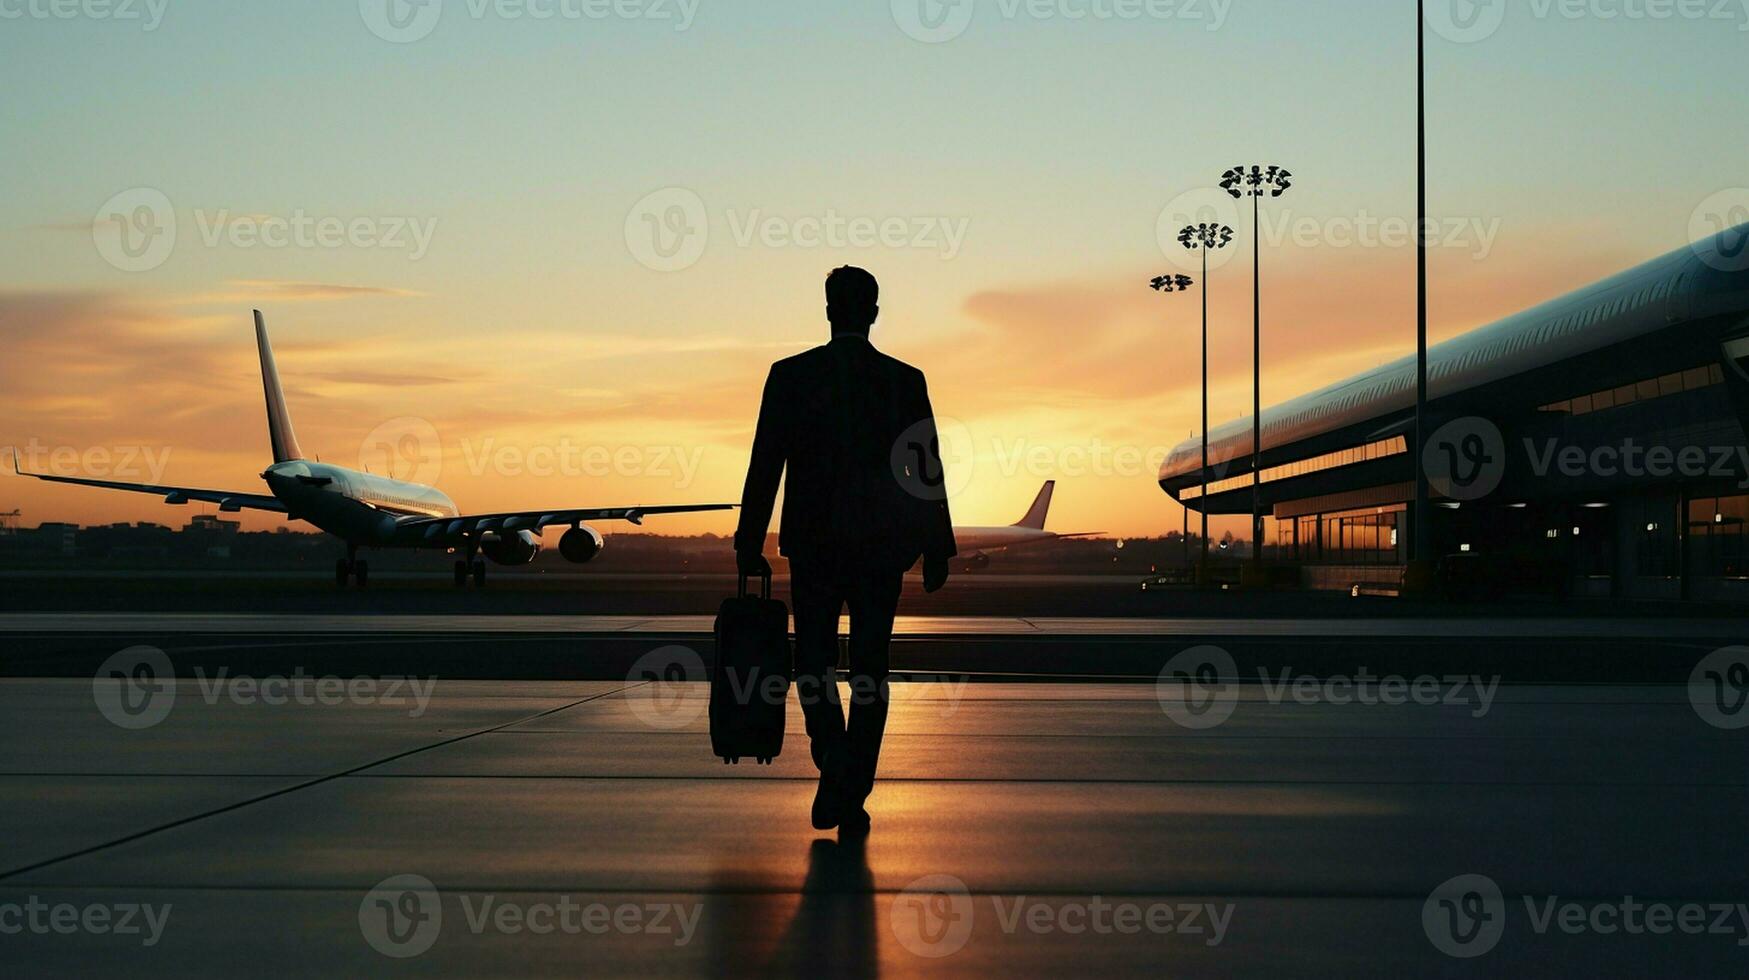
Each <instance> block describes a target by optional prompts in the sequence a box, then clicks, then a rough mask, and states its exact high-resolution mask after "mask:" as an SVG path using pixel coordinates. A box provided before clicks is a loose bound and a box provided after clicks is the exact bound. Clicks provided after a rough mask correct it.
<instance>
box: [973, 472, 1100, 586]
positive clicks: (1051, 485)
mask: <svg viewBox="0 0 1749 980" xmlns="http://www.w3.org/2000/svg"><path fill="white" fill-rule="evenodd" d="M1056 486H1057V481H1055V480H1046V481H1045V485H1044V486H1042V487H1040V488H1039V491H1038V496H1037V497H1034V498H1033V501H1032V506H1031V507H1029V508H1027V511H1026V516H1025V517H1022V518H1021V519H1020V520H1019V521H1017V522H1015V523H1014V524H1011V525H1009V526H1007V527H956V528H954V529H953V539H954V543H955V544H956V545H958V546H959V551H960V553H959V557H958V558H957V559H956V560H957V561H958V562H960V563H961V564H962V565H963V566H964V567H965V569H966V571H978V570H980V569H984V568H988V567H989V565H990V555H989V552H992V551H1003V550H1006V549H1008V548H1018V547H1021V546H1023V545H1029V544H1043V543H1044V542H1046V541H1062V540H1064V539H1067V538H1090V537H1093V536H1094V535H1098V534H1104V533H1105V532H1104V531H1077V532H1075V533H1073V534H1058V533H1056V532H1055V531H1047V530H1045V514H1046V513H1048V512H1049V511H1050V509H1051V493H1052V491H1054V490H1055V489H1056Z"/></svg>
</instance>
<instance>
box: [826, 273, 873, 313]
mask: <svg viewBox="0 0 1749 980" xmlns="http://www.w3.org/2000/svg"><path fill="white" fill-rule="evenodd" d="M880 298H881V287H880V284H879V283H877V282H875V277H874V276H871V275H869V273H868V270H866V269H858V268H857V267H856V266H854V265H841V266H839V267H838V268H836V269H833V270H832V274H831V275H828V276H827V277H826V305H827V306H832V307H836V308H838V309H841V310H845V311H849V310H868V309H873V308H874V307H875V305H876V304H877V303H879V302H880Z"/></svg>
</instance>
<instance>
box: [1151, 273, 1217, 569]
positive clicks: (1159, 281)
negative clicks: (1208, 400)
mask: <svg viewBox="0 0 1749 980" xmlns="http://www.w3.org/2000/svg"><path fill="white" fill-rule="evenodd" d="M1194 285H1196V280H1194V279H1192V278H1190V277H1189V276H1184V275H1170V276H1155V277H1154V278H1152V279H1150V280H1148V287H1149V288H1150V289H1153V290H1154V291H1156V292H1161V293H1188V292H1190V287H1191V286H1194ZM1206 382H1207V376H1206V375H1205V376H1204V383H1205V384H1206ZM1179 506H1180V509H1181V510H1183V511H1184V530H1182V531H1180V532H1179V534H1178V544H1179V546H1180V547H1181V548H1182V549H1183V550H1184V567H1185V569H1186V570H1188V569H1189V568H1190V508H1189V507H1185V506H1183V505H1182V504H1180V505H1179Z"/></svg>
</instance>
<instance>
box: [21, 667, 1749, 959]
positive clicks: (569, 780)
mask: <svg viewBox="0 0 1749 980" xmlns="http://www.w3.org/2000/svg"><path fill="white" fill-rule="evenodd" d="M122 683H123V682H122V681H107V680H99V681H97V682H95V683H94V682H93V681H92V680H90V679H89V678H85V679H79V680H6V681H0V713H3V714H4V717H6V718H7V720H8V723H7V725H6V726H4V728H3V729H0V731H3V734H0V803H3V805H0V922H4V921H20V922H28V921H29V920H27V919H16V920H13V919H5V918H4V916H5V914H6V913H5V912H4V910H5V909H8V908H16V909H18V910H20V912H19V913H18V914H19V915H23V914H25V912H26V911H28V910H29V909H30V908H33V907H36V908H42V909H50V910H52V909H55V908H57V907H60V908H67V909H70V910H72V911H70V912H67V913H65V915H64V916H63V917H62V918H60V919H55V918H53V915H55V914H58V913H52V912H43V913H42V917H41V922H42V923H43V925H42V927H41V928H29V927H24V928H21V929H20V930H19V931H17V932H15V933H13V934H8V935H5V936H3V937H0V972H4V974H5V975H7V976H21V977H22V976H77V975H94V974H97V973H104V974H112V973H123V972H125V973H127V974H129V975H135V976H185V975H189V974H191V973H202V974H210V973H214V972H227V973H231V974H236V975H242V974H247V973H254V972H257V971H258V970H259V969H260V968H261V967H262V965H264V964H271V965H272V968H273V970H274V972H276V973H289V974H295V975H308V976H322V977H328V976H359V975H378V974H401V973H414V974H419V975H426V976H458V977H490V976H502V977H525V976H536V975H555V974H564V975H575V974H577V973H590V974H608V975H625V974H631V973H636V974H640V975H655V976H707V975H710V976H722V975H736V976H789V975H795V976H808V977H814V976H820V975H849V976H876V975H886V976H897V975H908V974H911V973H913V972H922V971H924V970H929V971H932V972H938V973H943V974H948V975H968V976H969V975H978V976H986V975H992V974H999V975H1010V976H1065V975H1079V976H1099V975H1109V974H1118V973H1134V974H1140V975H1148V976H1159V975H1162V974H1165V975H1176V976H1190V975H1194V976H1202V975H1232V976H1270V977H1278V976H1280V975H1282V973H1283V971H1284V970H1287V971H1290V972H1291V973H1293V974H1294V975H1329V976H1337V975H1340V976H1355V975H1376V976H1401V975H1414V976H1425V975H1452V976H1458V975H1476V974H1478V973H1484V972H1485V973H1487V974H1490V975H1501V974H1506V975H1557V974H1558V975H1648V974H1652V973H1653V971H1656V973H1657V974H1658V975H1682V974H1689V975H1697V976H1726V975H1741V973H1742V972H1743V964H1744V962H1745V955H1746V954H1745V949H1744V947H1743V946H1740V945H1739V944H1740V943H1742V942H1745V941H1749V927H1746V926H1745V924H1744V921H1743V919H1742V917H1741V916H1739V914H1738V910H1739V909H1740V908H1741V906H1739V905H1738V904H1737V903H1740V902H1743V901H1745V900H1746V899H1749V872H1746V871H1745V870H1744V865H1743V862H1742V860H1741V850H1742V844H1741V841H1742V836H1743V826H1744V817H1745V814H1746V812H1749V811H1746V807H1749V777H1746V775H1745V774H1746V773H1749V741H1746V740H1745V733H1744V732H1743V731H1729V730H1725V729H1722V728H1718V727H1715V726H1714V725H1712V724H1709V723H1707V722H1706V721H1705V720H1704V719H1703V716H1702V712H1701V711H1700V709H1698V708H1697V707H1696V704H1695V702H1694V701H1692V700H1691V698H1690V692H1689V691H1688V689H1687V688H1686V687H1684V686H1681V685H1670V686H1647V685H1549V686H1517V687H1511V686H1509V687H1501V688H1498V689H1497V690H1496V691H1495V692H1494V693H1493V695H1492V697H1491V699H1490V700H1488V701H1487V703H1486V704H1485V705H1484V704H1483V702H1482V700H1481V699H1480V698H1478V697H1471V698H1470V699H1469V700H1467V701H1456V702H1449V703H1448V702H1447V701H1445V700H1443V699H1435V700H1433V701H1427V702H1412V703H1398V704H1379V703H1374V704H1362V703H1353V702H1350V703H1343V704H1339V703H1334V702H1329V701H1322V700H1318V699H1317V698H1314V699H1312V700H1301V699H1298V698H1296V697H1295V696H1293V695H1291V694H1290V695H1287V696H1281V695H1280V694H1279V692H1278V694H1277V695H1276V696H1272V695H1271V694H1270V692H1269V691H1268V690H1266V689H1263V688H1261V687H1258V686H1249V687H1247V688H1245V689H1243V690H1242V691H1240V692H1238V693H1237V694H1235V695H1234V696H1233V697H1231V698H1226V699H1224V700H1223V701H1221V702H1220V703H1221V704H1222V705H1224V707H1225V709H1229V710H1230V712H1231V713H1230V715H1228V716H1225V717H1224V720H1220V721H1219V722H1218V723H1217V724H1214V725H1212V726H1211V727H1187V725H1186V721H1185V719H1193V720H1192V721H1191V722H1190V723H1191V724H1196V725H1199V726H1200V725H1202V724H1203V723H1204V722H1206V721H1208V720H1209V718H1210V716H1208V715H1206V714H1204V715H1201V716H1194V715H1186V714H1185V713H1184V712H1185V710H1187V709H1188V708H1190V707H1191V703H1190V702H1187V701H1186V700H1184V698H1183V697H1181V696H1177V695H1174V694H1173V693H1172V692H1170V691H1168V692H1166V693H1165V695H1164V696H1163V697H1162V693H1161V691H1160V689H1158V688H1157V687H1156V686H1155V685H1153V684H1116V683H1104V684H1091V683H1088V684H1064V683H1031V684H1004V683H961V682H956V681H954V680H952V679H940V680H937V681H935V682H932V683H918V684H899V685H896V686H895V687H896V691H895V701H896V703H895V706H894V708H893V711H892V719H891V724H890V727H889V733H888V737H887V740H886V743H885V751H884V755H883V763H882V773H881V774H882V777H883V779H882V782H881V784H880V786H879V788H878V789H877V791H876V794H875V796H874V798H873V799H872V800H871V803H870V811H871V813H872V815H873V820H874V832H873V834H872V836H871V837H870V838H869V840H868V841H867V843H866V845H864V846H852V845H850V844H847V843H843V842H839V841H838V840H837V839H836V838H835V836H834V835H833V834H832V833H829V832H827V833H817V832H814V831H812V830H811V829H810V828H809V827H808V824H807V811H808V803H809V799H810V797H811V793H812V788H813V786H812V782H811V770H810V766H809V764H808V760H807V753H806V742H805V740H804V738H803V736H802V726H801V719H800V714H799V711H798V710H796V708H795V705H794V702H793V700H792V702H791V712H790V718H789V724H790V738H789V741H788V743H787V744H786V747H785V751H784V753H783V755H782V756H781V757H780V758H779V759H778V760H777V761H776V763H775V764H774V765H772V766H770V767H753V766H750V765H745V764H744V765H740V766H724V765H722V764H721V763H720V762H719V761H717V760H716V759H714V758H713V757H711V755H710V752H709V747H708V739H707V737H706V735H705V719H704V714H703V707H704V697H705V691H704V689H703V686H702V685H699V684H695V683H685V682H676V683H625V682H481V681H454V680H440V681H438V682H436V684H435V686H433V687H430V688H427V689H424V692H423V694H422V695H421V694H419V693H417V692H416V691H413V690H411V689H409V690H401V691H397V692H396V693H395V694H394V696H393V697H391V696H390V694H389V693H388V692H387V691H386V690H384V689H381V688H376V689H371V690H370V691H365V690H363V689H358V690H355V691H353V692H352V693H350V694H349V695H347V696H346V697H344V698H341V699H340V700H338V701H329V702H325V701H323V700H319V699H315V698H314V697H312V699H311V700H308V701H300V700H298V699H296V698H293V699H289V700H287V701H286V702H285V703H279V704H271V703H265V702H264V701H263V700H262V699H261V696H260V695H261V689H260V688H258V687H255V686H248V685H245V684H244V683H243V681H242V680H241V679H236V678H233V679H232V680H229V681H226V682H224V683H219V684H214V683H213V682H210V681H209V682H206V683H204V684H203V683H202V682H200V681H181V682H178V683H176V684H175V685H174V686H173V687H169V688H161V689H156V690H155V691H154V693H151V694H150V695H149V697H148V701H147V703H146V705H145V707H144V708H143V709H141V706H140V705H139V704H134V705H133V708H135V709H140V710H139V711H138V712H136V713H133V714H126V713H124V714H123V715H122V716H121V717H124V718H126V719H129V720H130V723H137V722H139V721H140V720H141V719H142V718H143V717H146V716H148V715H150V716H152V717H154V718H157V720H156V722H155V723H153V724H149V725H146V726H145V727H136V728H123V727H119V726H118V725H116V724H114V723H112V722H111V721H109V720H107V719H106V716H105V714H104V713H103V708H102V707H100V706H99V705H100V702H101V703H102V704H104V705H107V706H108V708H109V710H110V711H111V712H112V713H113V712H114V711H115V710H116V705H117V704H120V703H122V702H120V701H118V700H116V699H117V698H119V697H120V696H121V694H122V693H123V692H122V690H121V688H120V685H121V684H122ZM421 698H423V700H421ZM106 699H107V700H106ZM166 699H167V700H166ZM160 708H161V709H162V711H161V712H160V711H159V709H160ZM160 714H161V717H159V715H160ZM407 876H415V877H407ZM1458 876H1479V877H1466V878H1462V879H1459V880H1458V881H1457V883H1456V884H1453V885H1450V886H1448V887H1446V888H1445V889H1443V890H1442V886H1443V885H1445V884H1446V883H1448V882H1452V881H1453V879H1457V878H1458ZM1492 889H1498V894H1497V897H1496V894H1495V892H1494V891H1492ZM1636 903H1637V906H1638V907H1639V909H1640V911H1638V912H1637V913H1630V919H1632V920H1633V921H1636V922H1639V923H1641V924H1642V926H1643V924H1644V923H1645V922H1646V921H1648V920H1647V919H1646V916H1647V914H1648V913H1647V912H1646V911H1645V910H1646V909H1647V908H1648V907H1651V906H1656V907H1658V908H1660V909H1664V910H1665V911H1663V912H1660V913H1657V916H1658V918H1656V920H1655V921H1658V922H1660V923H1662V928H1661V929H1659V930H1658V931H1656V932H1652V931H1647V930H1646V929H1645V928H1640V929H1638V930H1628V929H1625V928H1622V927H1621V925H1620V924H1621V923H1622V921H1623V920H1622V919H1621V917H1620V916H1619V915H1615V916H1614V917H1612V916H1611V915H1610V914H1609V913H1611V912H1612V910H1619V909H1620V908H1621V907H1622V906H1623V905H1624V904H1626V905H1628V906H1634V905H1636ZM1715 907H1717V908H1720V909H1723V910H1725V911H1726V912H1728V913H1729V914H1725V915H1719V916H1715V915H1714V913H1713V912H1712V911H1711V910H1712V909H1713V908H1715ZM1570 908H1572V909H1576V910H1577V911H1574V912H1571V913H1569V912H1568V911H1566V910H1567V909H1570ZM128 909H132V910H134V913H132V914H130V919H129V921H130V922H131V923H132V925H133V926H134V927H135V929H137V930H139V931H137V932H134V933H131V934H116V933H115V929H114V927H115V926H117V925H119V924H120V921H121V916H122V915H123V914H124V913H125V912H126V910H128ZM566 909H571V910H573V911H572V913H567V912H566ZM1545 909H1547V910H1552V912H1553V917H1552V918H1550V917H1549V916H1545V915H1544V914H1543V913H1544V910H1545ZM94 910H95V911H94ZM1597 910H1602V911H1601V912H1599V911H1597ZM1689 910H1697V911H1696V914H1698V915H1699V919H1698V920H1697V919H1693V918H1692V917H1691V916H1690V911H1689ZM567 916H569V917H567ZM1636 916H1637V918H1636ZM56 921H59V922H61V923H62V924H63V925H66V924H68V923H72V925H70V926H69V927H68V928H67V929H66V930H65V931H60V930H57V928H56V927H55V926H54V925H53V923H54V922H56ZM1693 921H1703V922H1704V924H1705V928H1703V929H1700V930H1697V931H1686V930H1685V928H1678V927H1676V926H1675V925H1674V924H1675V923H1679V922H1681V923H1688V922H1693ZM153 922H155V923H156V928H155V931H154V932H150V933H148V932H147V931H146V927H147V926H148V923H153ZM565 923H572V924H574V925H575V928H574V929H571V930H570V931H567V928H566V926H565ZM1539 923H1540V926H1539ZM1563 923H1565V924H1566V925H1563ZM1574 923H1577V925H1576V926H1574V925H1573V924H1574ZM148 940H151V945H147V941H148ZM800 950H818V951H822V952H821V953H820V955H821V956H823V957H826V958H827V962H826V963H824V964H823V963H822V962H820V961H819V960H813V959H803V958H802V957H801V956H799V955H798V951H800ZM1442 950H1448V951H1455V953H1456V954H1458V955H1451V954H1450V953H1448V952H1446V951H1442ZM1459 956H1464V957H1468V958H1458V957H1459Z"/></svg>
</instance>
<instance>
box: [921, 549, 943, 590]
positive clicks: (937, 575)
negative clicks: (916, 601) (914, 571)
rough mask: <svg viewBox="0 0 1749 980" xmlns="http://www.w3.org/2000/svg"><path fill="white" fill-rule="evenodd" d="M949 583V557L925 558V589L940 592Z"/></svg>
mask: <svg viewBox="0 0 1749 980" xmlns="http://www.w3.org/2000/svg"><path fill="white" fill-rule="evenodd" d="M946 584H947V559H946V558H932V557H929V556H927V555H926V556H924V558H923V591H925V592H939V591H940V590H941V587H942V586H944V585H946Z"/></svg>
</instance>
